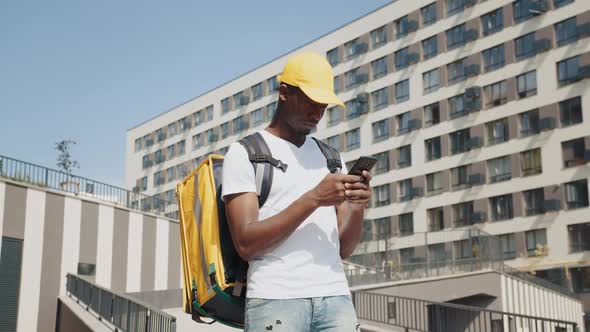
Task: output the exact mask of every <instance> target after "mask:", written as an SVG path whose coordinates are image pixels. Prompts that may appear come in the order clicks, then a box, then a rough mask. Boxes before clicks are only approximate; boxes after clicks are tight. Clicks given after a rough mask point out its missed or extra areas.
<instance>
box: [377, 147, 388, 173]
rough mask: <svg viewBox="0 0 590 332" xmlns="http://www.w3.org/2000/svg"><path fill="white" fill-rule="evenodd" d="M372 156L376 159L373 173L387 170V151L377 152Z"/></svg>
mask: <svg viewBox="0 0 590 332" xmlns="http://www.w3.org/2000/svg"><path fill="white" fill-rule="evenodd" d="M373 157H374V158H375V159H377V164H376V165H375V170H374V174H382V173H385V172H389V151H385V152H381V153H378V154H376V155H373Z"/></svg>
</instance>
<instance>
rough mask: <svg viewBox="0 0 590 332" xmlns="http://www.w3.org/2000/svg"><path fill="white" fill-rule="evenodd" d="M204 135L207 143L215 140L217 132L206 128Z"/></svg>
mask: <svg viewBox="0 0 590 332" xmlns="http://www.w3.org/2000/svg"><path fill="white" fill-rule="evenodd" d="M205 136H206V137H207V142H208V143H213V142H215V141H217V134H215V132H214V131H213V129H207V131H206V132H205Z"/></svg>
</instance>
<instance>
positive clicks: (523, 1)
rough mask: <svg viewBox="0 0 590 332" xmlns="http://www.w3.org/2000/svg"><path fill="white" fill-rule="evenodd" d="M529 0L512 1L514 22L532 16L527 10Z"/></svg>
mask: <svg viewBox="0 0 590 332" xmlns="http://www.w3.org/2000/svg"><path fill="white" fill-rule="evenodd" d="M529 2H530V0H516V1H514V2H513V3H512V10H513V12H514V22H515V23H518V22H521V21H524V20H527V19H529V18H531V17H533V14H532V13H531V11H530V10H529Z"/></svg>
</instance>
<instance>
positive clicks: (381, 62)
mask: <svg viewBox="0 0 590 332" xmlns="http://www.w3.org/2000/svg"><path fill="white" fill-rule="evenodd" d="M371 67H372V69H373V79H374V80H375V79H378V78H380V77H383V76H385V75H387V57H382V58H379V59H377V60H375V61H373V62H371Z"/></svg>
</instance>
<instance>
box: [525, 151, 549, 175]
mask: <svg viewBox="0 0 590 332" xmlns="http://www.w3.org/2000/svg"><path fill="white" fill-rule="evenodd" d="M520 164H521V166H522V175H523V176H528V175H534V174H539V173H541V172H543V167H542V166H541V149H534V150H528V151H524V152H522V153H521V154H520Z"/></svg>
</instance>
